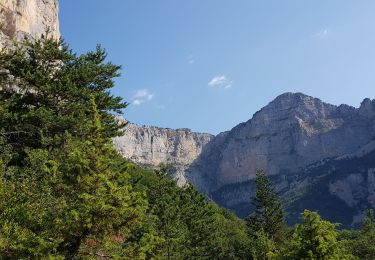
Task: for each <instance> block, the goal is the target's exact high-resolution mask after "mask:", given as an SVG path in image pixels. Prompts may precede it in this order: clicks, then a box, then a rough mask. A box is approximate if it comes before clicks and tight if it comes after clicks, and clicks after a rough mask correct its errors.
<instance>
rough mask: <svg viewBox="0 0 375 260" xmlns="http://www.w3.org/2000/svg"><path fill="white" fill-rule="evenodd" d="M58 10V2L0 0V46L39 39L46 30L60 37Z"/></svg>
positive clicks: (46, 0) (56, 0)
mask: <svg viewBox="0 0 375 260" xmlns="http://www.w3.org/2000/svg"><path fill="white" fill-rule="evenodd" d="M58 9H59V4H58V0H0V25H1V27H0V46H4V45H7V44H9V42H10V41H11V40H23V39H24V38H25V37H29V38H32V39H36V38H39V37H41V35H42V34H44V33H45V32H46V29H47V28H49V30H50V33H51V36H53V37H55V38H58V37H60V32H59V21H58Z"/></svg>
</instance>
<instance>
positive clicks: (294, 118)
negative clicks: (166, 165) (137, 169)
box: [188, 93, 375, 193]
mask: <svg viewBox="0 0 375 260" xmlns="http://www.w3.org/2000/svg"><path fill="white" fill-rule="evenodd" d="M374 104H375V101H371V100H369V99H366V100H365V101H364V102H363V103H362V105H361V107H360V108H359V109H356V108H354V107H350V106H346V105H342V106H339V107H337V106H334V105H330V104H326V103H324V102H322V101H320V100H319V99H316V98H313V97H310V96H306V95H303V94H301V93H286V94H283V95H281V96H279V97H277V98H276V99H275V100H274V101H272V102H271V103H270V104H268V105H267V106H266V107H264V108H263V109H261V110H260V111H259V112H257V113H256V114H255V115H254V116H253V118H252V119H250V120H249V121H247V122H246V123H242V124H240V125H238V126H236V127H235V128H233V129H232V130H231V131H230V132H226V133H223V134H221V135H219V136H217V137H215V138H214V139H213V141H212V142H210V144H209V145H208V146H207V147H206V148H205V149H204V152H203V153H202V154H201V155H200V157H199V158H198V159H197V160H196V161H195V162H194V164H193V165H192V166H191V167H190V168H189V170H188V176H189V178H190V179H191V180H192V182H193V183H194V184H195V185H196V186H197V187H198V188H199V189H200V190H202V191H205V192H208V193H209V192H210V191H214V190H216V189H218V188H220V187H222V186H225V185H228V184H234V183H241V182H245V181H249V180H251V179H253V178H254V177H255V172H256V170H257V169H264V170H266V171H267V172H268V174H270V175H275V174H279V173H280V172H293V171H296V170H297V169H299V168H301V167H304V166H306V165H308V164H311V163H314V162H317V161H320V160H322V159H325V158H332V157H337V156H341V155H344V154H348V153H352V152H354V151H356V150H357V149H358V148H359V147H362V146H364V145H366V144H367V143H369V142H370V141H371V140H372V138H374V137H375V123H374V120H373V119H374V118H375V114H374V113H375V106H374Z"/></svg>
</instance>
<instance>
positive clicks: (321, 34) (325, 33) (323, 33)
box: [314, 28, 330, 38]
mask: <svg viewBox="0 0 375 260" xmlns="http://www.w3.org/2000/svg"><path fill="white" fill-rule="evenodd" d="M329 34H330V30H329V29H328V28H323V29H322V30H320V31H318V32H317V33H315V34H314V36H315V37H317V38H324V37H327V36H328V35H329Z"/></svg>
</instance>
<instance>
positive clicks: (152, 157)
mask: <svg viewBox="0 0 375 260" xmlns="http://www.w3.org/2000/svg"><path fill="white" fill-rule="evenodd" d="M212 138H213V135H210V134H204V133H194V132H192V131H191V130H190V129H185V128H184V129H176V130H173V129H169V128H160V127H152V126H137V125H135V124H131V123H129V124H128V125H127V126H126V128H125V129H124V135H123V136H120V137H117V138H115V139H114V144H115V146H116V148H117V150H118V151H119V153H120V154H121V155H123V156H124V157H125V158H128V159H130V160H132V161H133V162H135V163H137V164H139V165H142V166H144V167H146V168H158V167H160V166H161V165H168V166H169V171H170V174H171V175H172V176H173V177H174V178H175V179H176V180H177V183H178V184H179V185H180V186H183V185H185V184H186V183H187V180H186V178H185V174H184V173H185V171H186V169H187V168H188V167H189V166H190V165H191V163H192V162H193V161H194V160H195V159H196V158H197V157H198V156H199V155H200V154H201V152H202V149H203V147H204V146H205V145H206V144H207V143H209V142H210V141H211V139H212Z"/></svg>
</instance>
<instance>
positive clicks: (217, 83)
mask: <svg viewBox="0 0 375 260" xmlns="http://www.w3.org/2000/svg"><path fill="white" fill-rule="evenodd" d="M232 85H233V81H231V80H229V79H227V77H226V76H225V75H219V76H216V77H214V78H213V79H211V81H210V82H208V86H211V87H223V88H231V87H232Z"/></svg>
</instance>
